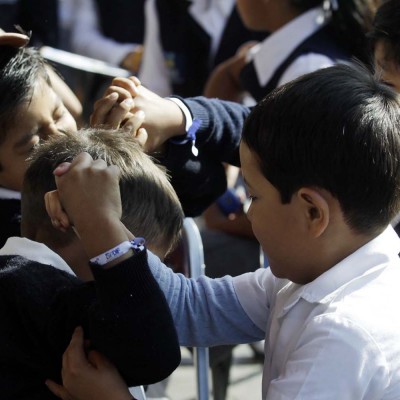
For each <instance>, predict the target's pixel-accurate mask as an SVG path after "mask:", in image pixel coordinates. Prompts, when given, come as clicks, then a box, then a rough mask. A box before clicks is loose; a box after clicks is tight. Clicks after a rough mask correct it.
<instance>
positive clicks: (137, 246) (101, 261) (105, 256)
mask: <svg viewBox="0 0 400 400" xmlns="http://www.w3.org/2000/svg"><path fill="white" fill-rule="evenodd" d="M145 248H146V241H145V240H144V239H143V238H141V237H137V238H135V239H133V240H131V241H129V240H127V241H125V242H122V243H120V244H119V245H118V246H115V247H113V248H112V249H110V250H107V251H105V252H104V253H102V254H100V255H98V256H97V257H93V258H91V259H90V262H91V263H92V264H95V265H106V264H108V263H109V262H111V261H113V260H115V259H116V258H118V257H121V256H122V255H124V254H126V253H127V252H128V251H129V250H131V249H132V250H133V252H134V253H135V254H136V253H140V252H141V251H144V250H145Z"/></svg>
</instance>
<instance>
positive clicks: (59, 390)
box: [45, 379, 74, 400]
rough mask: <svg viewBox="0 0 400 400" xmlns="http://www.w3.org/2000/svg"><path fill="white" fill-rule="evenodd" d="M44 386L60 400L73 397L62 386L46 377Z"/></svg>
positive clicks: (70, 399)
mask: <svg viewBox="0 0 400 400" xmlns="http://www.w3.org/2000/svg"><path fill="white" fill-rule="evenodd" d="M45 384H46V386H47V387H48V388H49V390H50V392H51V393H53V394H54V395H55V396H57V397H58V398H60V399H62V400H74V399H73V397H72V396H71V395H70V394H69V393H68V392H67V390H66V389H65V388H64V386H61V385H59V384H58V383H55V382H54V381H52V380H50V379H47V380H46V381H45Z"/></svg>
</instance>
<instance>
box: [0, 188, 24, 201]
mask: <svg viewBox="0 0 400 400" xmlns="http://www.w3.org/2000/svg"><path fill="white" fill-rule="evenodd" d="M0 199H7V200H21V193H20V192H17V191H15V190H10V189H6V188H3V187H0Z"/></svg>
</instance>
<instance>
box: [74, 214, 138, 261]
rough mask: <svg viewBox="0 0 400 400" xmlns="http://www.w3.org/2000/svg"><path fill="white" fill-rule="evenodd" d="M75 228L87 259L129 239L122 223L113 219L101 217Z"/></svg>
mask: <svg viewBox="0 0 400 400" xmlns="http://www.w3.org/2000/svg"><path fill="white" fill-rule="evenodd" d="M75 229H76V231H77V233H78V236H79V237H80V240H81V242H82V245H83V247H84V249H85V252H86V254H87V256H88V257H89V259H90V258H93V257H96V256H97V255H99V254H102V253H104V252H105V251H107V250H109V249H111V248H113V247H115V246H117V245H119V244H120V243H122V242H124V241H127V240H130V239H131V237H130V236H129V235H128V233H127V231H126V228H125V226H124V224H123V223H122V222H121V221H119V220H118V221H116V220H115V219H107V218H102V219H101V220H98V221H94V222H91V223H89V224H86V225H84V226H81V227H79V226H75Z"/></svg>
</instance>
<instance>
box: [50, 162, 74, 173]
mask: <svg viewBox="0 0 400 400" xmlns="http://www.w3.org/2000/svg"><path fill="white" fill-rule="evenodd" d="M70 167H71V163H69V162H63V163H61V164H60V165H58V166H57V168H56V169H55V170H54V171H53V174H54V175H56V176H61V175H64V174H65V173H66V172H67V171H68V170H69V169H70Z"/></svg>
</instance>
